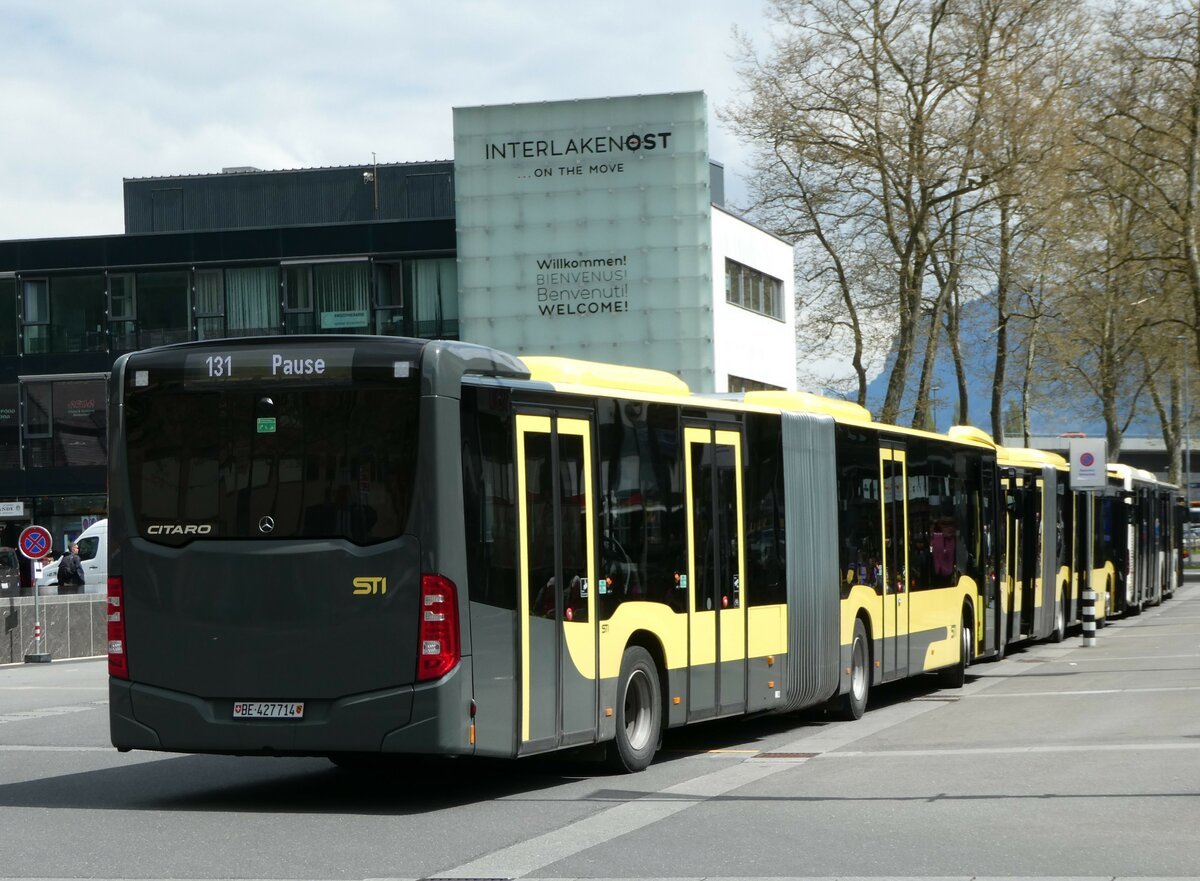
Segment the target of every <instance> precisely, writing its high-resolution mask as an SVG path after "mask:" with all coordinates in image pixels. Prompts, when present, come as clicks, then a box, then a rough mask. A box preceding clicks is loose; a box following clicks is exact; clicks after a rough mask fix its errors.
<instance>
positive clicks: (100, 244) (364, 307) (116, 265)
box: [0, 161, 458, 549]
mask: <svg viewBox="0 0 1200 881" xmlns="http://www.w3.org/2000/svg"><path fill="white" fill-rule="evenodd" d="M124 205H125V223H126V232H125V233H124V234H123V235H110V236H92V237H86V238H61V239H38V240H24V241H6V242H0V545H5V546H12V545H14V544H15V542H16V538H17V535H18V534H19V532H20V530H21V529H22V528H24V527H25V526H26V525H29V524H31V523H37V524H39V525H42V526H46V527H47V528H48V529H50V531H51V532H52V534H54V535H55V537H56V544H57V545H58V547H59V549H61V546H62V544H63V542H65V540H66V538H67V537H68V536H73V535H75V534H77V533H78V532H79V531H81V530H82V529H83V528H84V527H85V526H86V525H87V524H88V523H89V522H90V521H91V520H93V519H95V518H97V517H102V516H104V514H105V507H106V486H105V479H106V478H105V463H106V461H107V428H108V427H107V424H106V412H107V411H106V385H105V380H106V376H107V373H108V371H109V370H110V369H111V367H112V364H113V362H114V360H115V359H116V358H117V357H118V356H120V355H121V354H122V353H124V352H128V351H133V350H135V349H139V348H145V347H148V346H155V345H163V344H168V343H176V342H183V341H187V340H197V339H212V338H218V337H226V336H249V335H260V334H290V333H338V334H345V333H375V334H392V335H402V336H418V337H427V338H436V337H441V338H456V337H457V336H458V300H457V289H458V282H457V265H456V260H455V224H454V177H453V163H452V162H448V161H447V162H427V163H406V164H385V165H364V166H351V167H344V168H322V169H307V170H301V171H271V172H264V171H258V170H256V169H230V170H227V172H226V173H222V174H212V175H189V176H183V177H172V178H144V179H134V180H126V181H125V182H124Z"/></svg>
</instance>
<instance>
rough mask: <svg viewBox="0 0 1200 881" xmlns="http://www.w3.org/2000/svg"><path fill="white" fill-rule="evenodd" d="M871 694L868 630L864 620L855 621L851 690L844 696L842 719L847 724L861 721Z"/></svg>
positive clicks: (851, 651)
mask: <svg viewBox="0 0 1200 881" xmlns="http://www.w3.org/2000/svg"><path fill="white" fill-rule="evenodd" d="M870 692H871V648H870V645H869V644H868V643H867V628H866V627H864V626H863V623H862V619H861V618H857V619H855V621H854V638H853V640H851V642H850V690H849V691H847V692H846V693H845V694H844V695H842V708H841V713H840V714H839V715H841V717H842V718H843V719H845V720H846V721H847V722H853V721H854V720H855V719H861V718H862V714H863V713H865V712H866V710H867V695H868V694H870Z"/></svg>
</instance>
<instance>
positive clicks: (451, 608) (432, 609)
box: [110, 575, 460, 682]
mask: <svg viewBox="0 0 1200 881" xmlns="http://www.w3.org/2000/svg"><path fill="white" fill-rule="evenodd" d="M420 614H421V626H420V629H419V632H418V639H417V645H418V649H417V681H418V682H425V681H428V680H430V679H438V678H439V677H442V676H445V675H446V674H447V673H449V672H450V671H451V670H453V669H454V667H455V666H456V665H457V664H458V660H459V657H460V656H459V648H458V596H457V591H456V589H455V587H454V582H453V581H451V580H450V579H448V578H445V577H444V576H441V575H422V576H421V611H420ZM110 638H111V637H110Z"/></svg>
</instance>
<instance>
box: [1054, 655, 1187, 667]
mask: <svg viewBox="0 0 1200 881" xmlns="http://www.w3.org/2000/svg"><path fill="white" fill-rule="evenodd" d="M1169 658H1200V652H1193V653H1192V654H1190V655H1127V656H1125V657H1119V658H1112V657H1107V656H1104V657H1101V656H1099V655H1078V656H1073V657H1071V658H1070V659H1069V660H1067V659H1066V658H1051V659H1048V660H1046V661H1044V662H1043V663H1046V664H1062V663H1068V664H1077V663H1080V662H1083V661H1088V662H1092V661H1095V662H1097V663H1105V662H1107V661H1164V660H1167V659H1169ZM1122 672H1126V671H1122ZM1132 672H1137V671H1132Z"/></svg>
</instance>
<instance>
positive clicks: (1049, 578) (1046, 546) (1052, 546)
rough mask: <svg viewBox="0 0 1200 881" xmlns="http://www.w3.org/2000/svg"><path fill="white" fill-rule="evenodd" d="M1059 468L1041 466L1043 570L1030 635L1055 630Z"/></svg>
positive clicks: (1037, 637)
mask: <svg viewBox="0 0 1200 881" xmlns="http://www.w3.org/2000/svg"><path fill="white" fill-rule="evenodd" d="M1058 501H1059V496H1058V469H1056V468H1055V467H1054V466H1053V465H1043V466H1042V534H1041V541H1042V553H1041V562H1042V571H1041V572H1040V573H1039V574H1040V576H1041V590H1040V591H1039V594H1038V608H1037V611H1036V612H1035V613H1034V625H1033V636H1034V637H1035V638H1036V639H1045V638H1046V637H1047V636H1049V635H1050V634H1051V633H1052V632H1053V631H1054V609H1055V604H1056V603H1057V602H1058V601H1059V600H1058V597H1059V592H1058V578H1057V575H1058V554H1059V534H1058Z"/></svg>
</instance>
